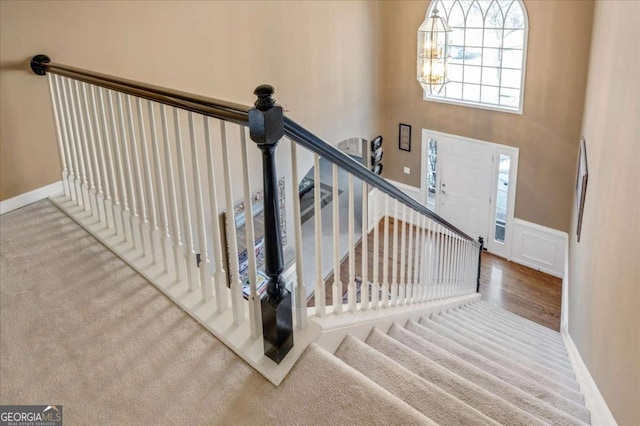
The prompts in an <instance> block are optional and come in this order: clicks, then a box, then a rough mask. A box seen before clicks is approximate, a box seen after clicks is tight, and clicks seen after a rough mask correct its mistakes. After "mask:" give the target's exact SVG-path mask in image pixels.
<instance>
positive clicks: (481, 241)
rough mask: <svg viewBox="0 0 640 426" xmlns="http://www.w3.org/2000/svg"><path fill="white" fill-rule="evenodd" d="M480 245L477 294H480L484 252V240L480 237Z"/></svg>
mask: <svg viewBox="0 0 640 426" xmlns="http://www.w3.org/2000/svg"><path fill="white" fill-rule="evenodd" d="M478 243H479V244H480V247H479V250H478V280H477V281H476V293H480V266H481V262H482V250H484V238H482V237H479V238H478Z"/></svg>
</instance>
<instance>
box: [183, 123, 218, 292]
mask: <svg viewBox="0 0 640 426" xmlns="http://www.w3.org/2000/svg"><path fill="white" fill-rule="evenodd" d="M187 117H188V120H189V140H190V142H191V171H192V172H193V191H194V196H195V202H196V223H197V230H198V247H199V250H200V264H199V265H198V272H199V274H200V292H201V295H202V300H203V301H204V302H208V301H209V300H211V298H212V297H213V283H212V282H211V274H210V270H209V268H210V265H211V263H210V261H209V250H208V248H207V230H206V227H205V220H204V201H203V198H202V182H201V176H200V164H199V161H198V143H197V137H196V125H195V119H194V115H193V113H192V112H191V111H189V113H188V115H187Z"/></svg>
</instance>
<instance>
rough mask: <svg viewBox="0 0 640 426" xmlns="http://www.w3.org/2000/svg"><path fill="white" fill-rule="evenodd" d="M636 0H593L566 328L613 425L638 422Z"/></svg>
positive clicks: (639, 39) (639, 43)
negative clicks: (579, 210) (581, 196)
mask: <svg viewBox="0 0 640 426" xmlns="http://www.w3.org/2000/svg"><path fill="white" fill-rule="evenodd" d="M638 18H640V2H635V1H599V2H597V3H596V8H595V18H594V27H593V41H592V47H591V61H590V64H589V83H588V88H587V99H586V104H585V114H584V124H583V127H582V129H583V133H584V136H585V139H586V143H587V162H588V166H589V178H588V184H587V195H586V202H585V208H584V218H583V221H582V234H581V238H580V242H579V243H578V242H577V241H576V237H575V231H574V230H575V229H576V216H577V214H576V211H575V210H576V209H575V208H574V212H573V222H572V226H571V232H570V235H571V240H570V263H569V264H570V267H571V269H570V273H569V283H570V286H569V332H570V334H571V337H572V339H573V341H574V342H575V344H576V346H577V347H578V350H579V351H580V354H581V356H582V358H583V359H584V361H585V363H586V364H587V367H588V368H589V371H590V373H591V375H592V376H593V378H594V380H595V381H596V383H597V385H598V388H599V389H600V392H601V393H602V395H603V396H604V398H605V400H606V401H607V404H608V406H609V409H610V410H611V412H612V413H613V415H614V417H615V419H616V421H617V422H618V424H620V425H638V424H640V400H639V399H638V398H640V308H639V307H640V186H639V183H640V171H639V170H640V168H639V166H638V165H639V164H640V84H639V83H638V70H639V69H640V30H639V28H640V27H638Z"/></svg>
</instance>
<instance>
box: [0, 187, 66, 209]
mask: <svg viewBox="0 0 640 426" xmlns="http://www.w3.org/2000/svg"><path fill="white" fill-rule="evenodd" d="M63 191H64V188H63V186H62V181H61V180H59V181H57V182H54V183H51V184H49V185H47V186H43V187H42V188H37V189H34V190H33V191H29V192H25V193H24V194H20V195H16V196H15V197H13V198H9V199H7V200H4V201H0V214H5V213H9V212H10V211H13V210H16V209H19V208H20V207H24V206H27V205H29V204H32V203H35V202H37V201H40V200H44V199H45V198H49V197H56V196H58V195H60V194H62V193H63Z"/></svg>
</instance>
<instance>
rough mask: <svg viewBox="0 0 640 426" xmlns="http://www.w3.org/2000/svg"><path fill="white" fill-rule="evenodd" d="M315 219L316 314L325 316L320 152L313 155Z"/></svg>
mask: <svg viewBox="0 0 640 426" xmlns="http://www.w3.org/2000/svg"><path fill="white" fill-rule="evenodd" d="M313 179H314V187H313V219H314V225H315V237H316V238H315V239H316V286H315V297H314V299H315V304H316V315H317V316H323V315H324V314H325V298H326V295H325V287H324V277H323V275H322V218H321V216H322V204H321V201H322V200H321V194H320V184H321V183H320V157H319V156H318V154H314V156H313Z"/></svg>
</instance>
